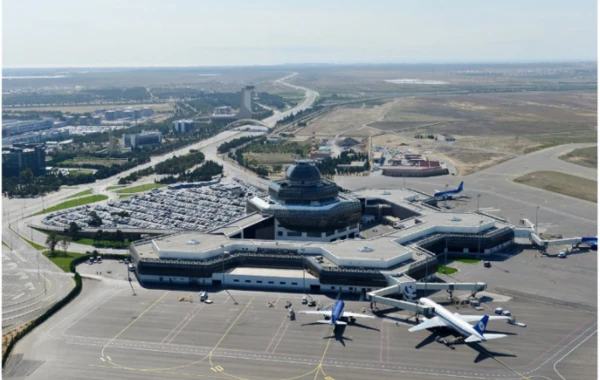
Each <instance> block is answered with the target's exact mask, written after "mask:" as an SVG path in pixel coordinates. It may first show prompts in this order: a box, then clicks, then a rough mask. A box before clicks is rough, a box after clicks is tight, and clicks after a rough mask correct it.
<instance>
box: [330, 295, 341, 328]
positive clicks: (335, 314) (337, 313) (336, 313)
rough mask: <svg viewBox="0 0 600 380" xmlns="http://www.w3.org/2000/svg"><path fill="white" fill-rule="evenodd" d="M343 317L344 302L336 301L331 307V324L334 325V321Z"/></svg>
mask: <svg viewBox="0 0 600 380" xmlns="http://www.w3.org/2000/svg"><path fill="white" fill-rule="evenodd" d="M343 315H344V301H342V300H338V301H336V302H335V305H334V306H333V311H332V312H331V320H330V322H331V324H332V325H335V322H336V321H339V320H341V318H342V317H343Z"/></svg>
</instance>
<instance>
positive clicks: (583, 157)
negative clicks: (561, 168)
mask: <svg viewBox="0 0 600 380" xmlns="http://www.w3.org/2000/svg"><path fill="white" fill-rule="evenodd" d="M560 159H561V160H564V161H567V162H570V163H573V164H577V165H581V166H585V167H587V168H592V169H596V168H597V167H598V147H597V146H592V147H589V148H581V149H575V150H574V151H572V152H569V153H567V154H565V155H564V156H560Z"/></svg>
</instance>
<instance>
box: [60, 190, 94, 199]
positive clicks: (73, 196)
mask: <svg viewBox="0 0 600 380" xmlns="http://www.w3.org/2000/svg"><path fill="white" fill-rule="evenodd" d="M91 194H92V189H87V190H84V191H81V192H79V193H77V194H73V195H71V196H70V197H67V198H65V199H71V198H79V197H83V196H84V195H91Z"/></svg>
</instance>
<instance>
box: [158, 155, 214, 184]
mask: <svg viewBox="0 0 600 380" xmlns="http://www.w3.org/2000/svg"><path fill="white" fill-rule="evenodd" d="M219 174H223V166H221V165H219V164H217V163H216V162H214V161H210V160H209V161H206V162H205V163H204V164H203V165H202V166H199V167H197V168H196V169H194V170H192V171H187V172H184V173H181V174H179V175H178V176H177V177H175V176H172V175H171V176H168V177H165V178H162V179H161V180H159V181H158V183H162V184H172V183H177V182H202V181H210V180H211V179H212V177H214V176H216V175H219Z"/></svg>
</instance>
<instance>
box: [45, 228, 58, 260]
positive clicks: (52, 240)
mask: <svg viewBox="0 0 600 380" xmlns="http://www.w3.org/2000/svg"><path fill="white" fill-rule="evenodd" d="M57 244H58V236H57V235H56V232H55V231H52V232H50V235H48V237H47V238H46V245H47V246H48V248H50V254H51V255H54V250H55V249H56V245H57Z"/></svg>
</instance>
